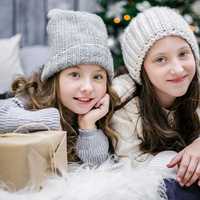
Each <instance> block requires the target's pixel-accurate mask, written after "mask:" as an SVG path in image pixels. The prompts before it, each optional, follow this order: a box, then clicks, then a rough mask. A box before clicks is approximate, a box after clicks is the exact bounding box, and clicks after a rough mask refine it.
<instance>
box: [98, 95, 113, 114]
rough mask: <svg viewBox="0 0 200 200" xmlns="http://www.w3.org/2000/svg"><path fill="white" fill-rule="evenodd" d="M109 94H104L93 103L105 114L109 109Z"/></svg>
mask: <svg viewBox="0 0 200 200" xmlns="http://www.w3.org/2000/svg"><path fill="white" fill-rule="evenodd" d="M109 104H110V96H109V95H108V94H105V96H104V97H103V98H102V99H101V100H100V101H99V102H98V103H97V104H96V105H95V108H99V109H100V110H101V112H102V114H106V113H107V112H108V111H109Z"/></svg>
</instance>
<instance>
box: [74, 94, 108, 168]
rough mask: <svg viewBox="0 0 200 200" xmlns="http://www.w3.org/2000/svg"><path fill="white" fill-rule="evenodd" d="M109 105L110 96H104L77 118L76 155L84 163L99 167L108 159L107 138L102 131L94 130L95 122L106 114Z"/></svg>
mask: <svg viewBox="0 0 200 200" xmlns="http://www.w3.org/2000/svg"><path fill="white" fill-rule="evenodd" d="M109 104H110V96H109V95H108V94H105V96H104V97H102V99H101V100H100V101H99V102H98V103H97V104H96V105H95V107H94V108H93V109H92V110H90V111H89V112H88V113H86V114H83V115H79V116H78V124H79V137H78V141H77V145H76V153H77V155H78V156H79V158H80V159H81V160H82V161H83V162H85V163H89V164H93V165H99V164H101V163H102V162H104V161H105V160H106V159H107V157H108V149H109V143H108V138H107V136H106V135H105V134H104V133H103V131H102V130H100V129H97V128H96V122H97V121H98V120H99V119H101V118H102V117H104V116H105V115H106V114H107V113H108V110H109Z"/></svg>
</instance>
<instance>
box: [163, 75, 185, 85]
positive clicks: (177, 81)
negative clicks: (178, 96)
mask: <svg viewBox="0 0 200 200" xmlns="http://www.w3.org/2000/svg"><path fill="white" fill-rule="evenodd" d="M186 77H187V75H185V76H180V77H176V78H174V79H170V80H167V81H168V82H171V83H180V82H182V81H183V80H184V79H185V78H186Z"/></svg>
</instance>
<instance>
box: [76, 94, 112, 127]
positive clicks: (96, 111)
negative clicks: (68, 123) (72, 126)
mask: <svg viewBox="0 0 200 200" xmlns="http://www.w3.org/2000/svg"><path fill="white" fill-rule="evenodd" d="M109 105H110V96H109V95H108V94H105V95H104V97H103V98H102V99H101V100H100V101H99V102H97V104H96V105H95V106H94V108H93V109H92V110H90V111H89V112H88V113H86V114H84V115H79V116H78V124H79V128H81V129H94V128H96V125H95V124H96V122H97V121H98V120H99V119H101V118H102V117H104V116H105V115H106V114H107V113H108V111H109Z"/></svg>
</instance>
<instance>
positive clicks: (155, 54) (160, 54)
mask: <svg viewBox="0 0 200 200" xmlns="http://www.w3.org/2000/svg"><path fill="white" fill-rule="evenodd" d="M184 49H190V46H188V45H185V46H182V47H180V48H178V49H177V50H178V51H180V50H184ZM165 54H166V53H165V52H158V53H154V54H152V56H153V57H159V56H164V55H165Z"/></svg>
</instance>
